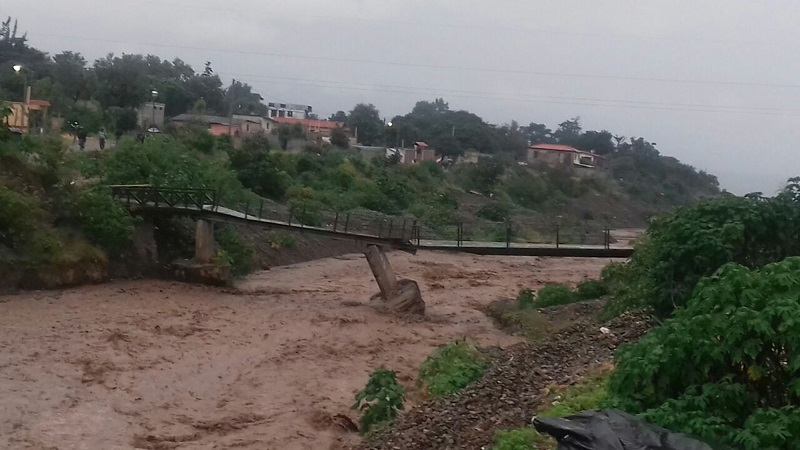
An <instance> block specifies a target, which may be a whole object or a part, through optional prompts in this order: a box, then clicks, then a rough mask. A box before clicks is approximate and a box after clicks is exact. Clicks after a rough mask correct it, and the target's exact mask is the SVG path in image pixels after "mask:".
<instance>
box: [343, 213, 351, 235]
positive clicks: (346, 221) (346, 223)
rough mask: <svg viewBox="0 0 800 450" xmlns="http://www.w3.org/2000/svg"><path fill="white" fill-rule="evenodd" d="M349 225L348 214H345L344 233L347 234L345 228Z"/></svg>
mask: <svg viewBox="0 0 800 450" xmlns="http://www.w3.org/2000/svg"><path fill="white" fill-rule="evenodd" d="M348 225H350V213H347V216H345V218H344V232H345V233H347V227H348Z"/></svg>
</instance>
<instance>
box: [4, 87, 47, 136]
mask: <svg viewBox="0 0 800 450" xmlns="http://www.w3.org/2000/svg"><path fill="white" fill-rule="evenodd" d="M28 95H30V94H28ZM8 106H9V107H10V108H11V113H10V114H9V115H7V116H6V118H5V122H6V124H7V125H8V126H9V127H10V128H18V129H19V131H21V132H22V133H29V132H30V131H31V128H33V129H37V127H42V128H43V127H44V126H45V125H44V124H45V123H46V120H47V114H48V112H49V110H50V102H48V101H46V100H30V99H28V101H27V102H24V103H23V102H12V103H9V105H8Z"/></svg>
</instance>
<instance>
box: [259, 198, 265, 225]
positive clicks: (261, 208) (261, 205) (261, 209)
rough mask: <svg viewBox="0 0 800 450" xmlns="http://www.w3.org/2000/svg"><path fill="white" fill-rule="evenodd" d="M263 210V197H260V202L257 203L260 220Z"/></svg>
mask: <svg viewBox="0 0 800 450" xmlns="http://www.w3.org/2000/svg"><path fill="white" fill-rule="evenodd" d="M263 212H264V199H263V198H262V199H261V203H259V204H258V220H261V213H263Z"/></svg>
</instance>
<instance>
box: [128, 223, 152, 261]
mask: <svg viewBox="0 0 800 450" xmlns="http://www.w3.org/2000/svg"><path fill="white" fill-rule="evenodd" d="M133 243H134V248H135V250H136V256H137V258H139V262H141V263H143V264H146V265H153V264H156V263H157V262H158V246H157V245H156V226H155V224H154V223H153V219H152V218H150V217H145V218H144V219H143V220H141V221H139V222H137V223H136V226H135V227H134V229H133Z"/></svg>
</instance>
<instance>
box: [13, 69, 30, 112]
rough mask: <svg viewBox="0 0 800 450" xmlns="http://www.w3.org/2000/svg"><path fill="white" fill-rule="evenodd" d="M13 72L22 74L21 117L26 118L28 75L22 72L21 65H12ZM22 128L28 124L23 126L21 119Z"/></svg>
mask: <svg viewBox="0 0 800 450" xmlns="http://www.w3.org/2000/svg"><path fill="white" fill-rule="evenodd" d="M13 68H14V72H16V73H18V74H19V73H20V72H21V73H22V115H23V116H24V118H27V117H28V75H27V74H26V73H25V72H23V71H22V69H23V67H22V64H14V66H13ZM21 125H23V126H24V127H28V126H29V125H30V124H25V121H24V119H23V122H22V124H21Z"/></svg>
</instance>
